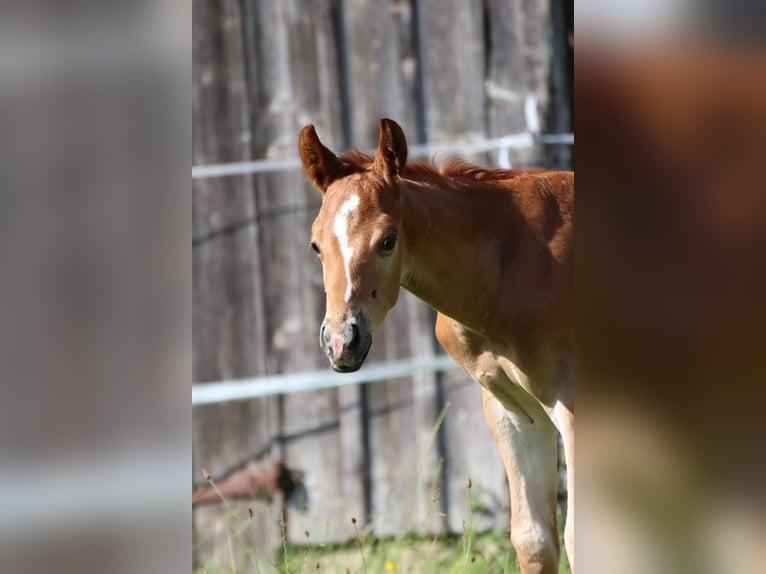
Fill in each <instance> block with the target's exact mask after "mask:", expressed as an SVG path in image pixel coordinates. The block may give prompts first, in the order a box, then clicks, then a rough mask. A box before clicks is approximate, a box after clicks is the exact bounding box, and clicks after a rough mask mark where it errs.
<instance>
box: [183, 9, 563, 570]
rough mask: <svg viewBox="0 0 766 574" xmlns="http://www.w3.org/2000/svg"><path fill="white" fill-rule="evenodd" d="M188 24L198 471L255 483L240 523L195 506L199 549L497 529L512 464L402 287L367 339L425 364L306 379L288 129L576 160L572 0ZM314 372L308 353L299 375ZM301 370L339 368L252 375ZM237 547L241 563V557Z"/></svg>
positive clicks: (447, 151) (422, 154) (297, 190)
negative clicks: (353, 376) (229, 395)
mask: <svg viewBox="0 0 766 574" xmlns="http://www.w3.org/2000/svg"><path fill="white" fill-rule="evenodd" d="M192 44H193V85H192V93H193V102H192V103H193V112H192V126H193V155H192V163H193V171H192V178H193V179H192V186H193V190H192V194H193V195H192V219H193V236H192V264H193V365H192V368H193V381H194V389H195V392H197V391H198V393H197V395H195V396H196V397H197V398H196V399H194V400H195V401H196V404H195V406H194V407H193V445H192V446H193V464H192V481H193V484H194V485H195V487H197V488H201V487H204V486H205V484H206V481H205V479H204V477H203V475H202V474H201V473H200V469H201V468H202V469H205V470H206V471H208V472H209V473H210V475H211V476H212V477H213V478H214V479H217V481H218V483H219V484H221V485H224V484H225V485H226V486H227V488H228V487H231V488H232V490H231V492H234V491H236V490H237V485H239V487H240V488H239V491H240V492H249V493H250V495H249V498H251V499H250V500H244V501H241V502H236V501H234V500H232V501H231V504H232V505H233V506H232V509H233V511H234V512H235V513H238V515H239V516H247V515H248V509H250V510H252V512H253V518H252V520H250V518H249V517H248V523H249V524H250V527H249V528H248V529H245V530H244V531H243V528H242V527H241V525H240V524H239V523H238V522H237V521H236V520H232V518H231V515H230V509H229V508H227V507H226V506H224V505H221V504H217V505H216V504H213V505H199V506H198V507H196V509H195V511H194V515H193V530H194V542H193V545H194V559H195V564H197V565H206V564H213V563H215V562H216V561H217V560H220V558H221V556H222V555H225V557H226V560H227V562H228V560H229V559H230V547H231V546H232V545H233V547H234V548H243V549H244V548H252V543H251V538H250V537H251V536H254V537H255V539H256V540H257V542H258V544H259V546H260V548H261V549H262V550H264V551H265V552H266V553H269V552H273V551H274V550H275V549H277V548H279V547H281V544H282V528H283V526H284V529H285V537H286V539H287V540H288V541H289V542H296V543H305V542H310V543H326V542H343V541H347V540H349V539H352V538H354V536H355V532H356V528H364V527H366V526H372V527H373V528H374V534H375V535H376V536H391V535H401V534H403V533H405V532H416V533H420V534H429V535H430V534H442V533H449V532H451V533H460V532H462V531H463V529H464V524H465V521H466V520H467V516H468V514H469V512H471V511H473V520H474V522H475V527H476V528H477V530H487V529H495V530H498V531H501V532H504V531H505V530H506V529H507V527H508V517H509V515H508V501H507V499H508V492H507V485H506V478H505V473H504V471H503V467H502V463H501V460H500V457H499V455H498V453H497V452H496V450H495V446H494V444H493V442H492V440H491V438H490V435H489V431H488V429H487V427H486V424H485V422H484V417H483V413H482V408H481V391H480V388H479V386H478V385H477V384H475V383H473V382H472V381H470V380H469V379H468V378H467V377H466V376H465V375H463V374H462V373H461V372H458V371H456V370H455V369H454V368H453V367H452V366H450V364H448V363H447V362H445V361H444V360H441V359H440V358H439V355H440V354H441V353H442V351H441V349H440V348H439V346H438V344H437V343H436V341H435V338H434V335H433V325H434V319H435V313H434V312H433V311H432V310H431V309H429V308H427V307H426V306H425V305H424V304H422V303H421V302H419V301H418V300H416V299H415V298H414V297H412V296H410V295H409V294H407V293H403V294H402V296H401V297H400V299H399V303H398V305H397V306H396V308H395V309H394V310H393V311H392V312H391V313H390V314H389V316H388V319H387V320H386V323H385V325H384V327H383V329H382V330H381V332H380V333H379V335H378V336H377V337H376V340H375V342H374V344H373V348H372V351H371V354H370V357H369V359H368V363H377V364H386V365H390V364H399V361H402V360H407V359H410V358H418V359H423V361H424V362H421V364H426V365H429V366H428V367H427V368H426V369H425V370H420V371H419V372H417V373H413V372H412V369H410V370H409V371H408V370H407V369H406V368H405V369H404V370H403V371H400V372H398V373H397V374H396V378H393V377H385V373H384V374H383V375H381V377H380V378H379V380H376V381H375V382H374V383H372V384H369V385H365V384H360V385H346V386H341V387H335V386H334V385H335V384H336V383H335V382H334V381H338V384H342V383H343V377H344V375H331V376H332V377H333V379H332V380H331V381H330V382H321V383H320V379H321V380H323V381H326V380H327V378H328V377H327V375H328V374H329V368H328V367H327V364H326V359H325V358H324V357H323V355H322V354H321V352H320V349H319V345H318V330H319V325H320V322H321V320H322V317H323V315H324V294H323V287H322V273H321V266H320V264H319V262H318V261H317V260H316V258H315V256H314V255H313V253H312V252H311V251H310V250H309V249H308V241H309V229H310V225H311V222H312V221H313V218H314V217H315V215H316V213H317V211H318V209H319V205H320V199H319V197H318V195H317V194H316V192H315V191H314V190H313V189H312V188H311V186H310V185H309V184H308V183H307V182H306V179H305V176H304V174H303V171H302V169H301V168H300V164H299V162H298V161H297V136H298V132H299V131H300V129H301V128H302V127H303V126H304V125H306V124H308V123H313V124H314V125H315V126H316V129H317V132H318V134H319V137H320V138H321V139H322V141H323V143H325V145H327V146H328V147H330V148H331V149H332V150H334V151H336V152H340V151H341V150H343V149H347V148H349V147H356V148H359V149H362V150H368V151H370V150H374V148H375V146H376V144H377V140H378V121H379V119H380V118H381V117H389V118H392V119H395V120H396V121H397V122H399V123H400V125H401V126H402V127H403V129H404V131H405V134H406V135H407V138H408V143H409V145H410V158H411V159H414V158H420V159H423V158H425V159H431V158H433V157H435V158H436V160H437V162H438V160H439V158H442V159H445V158H447V157H450V156H452V155H460V156H463V157H466V158H468V159H470V160H472V161H475V162H477V163H480V164H483V165H486V166H495V167H509V166H511V165H512V166H514V167H517V166H523V165H534V166H549V167H554V168H560V169H571V167H572V157H573V146H572V145H571V143H572V141H573V138H572V135H571V132H572V104H573V96H572V81H573V3H572V2H549V1H546V0H485V1H478V0H476V1H463V0H409V1H408V0H312V1H307V2H300V1H297V0H288V1H277V0H260V1H256V0H241V1H238V0H194V2H193V35H192ZM509 136H510V137H509ZM442 359H443V358H442ZM368 368H369V367H368ZM306 372H319V373H320V374H317V376H316V377H315V379H312V378H311V377H308V378H306V377H303V378H301V379H297V378H295V377H294V376H293V377H291V375H295V374H298V373H306ZM361 373H362V376H363V375H364V373H365V370H363V371H361ZM282 375H284V377H285V378H283V379H276V380H272V379H269V380H265V379H263V377H272V376H282ZM376 378H378V377H376ZM242 379H248V381H247V383H248V385H249V386H248V389H250V390H251V391H252V392H242V393H241V395H244V396H243V397H242V398H240V400H236V401H225V402H223V395H217V398H216V395H215V392H213V394H212V395H207V396H208V398H207V399H204V400H203V398H202V392H203V391H204V390H208V391H209V390H213V389H215V388H220V387H217V385H218V384H219V383H220V382H221V381H224V382H226V381H229V382H231V381H233V383H234V384H235V385H240V390H241V389H242V388H244V386H242V385H243V382H242ZM298 380H301V381H308V382H307V383H306V384H307V385H308V386H309V387H311V386H312V380H314V381H315V382H316V384H317V385H319V384H322V385H325V384H328V385H331V387H330V388H322V389H321V390H309V391H303V392H298V393H286V394H269V395H268V396H259V395H260V394H261V393H260V392H259V389H263V390H264V391H263V392H264V393H265V392H266V391H265V389H266V385H267V383H273V384H275V385H276V388H277V391H278V390H279V388H280V385H283V386H284V387H285V388H287V387H288V386H290V385H292V384H293V383H296V382H297V381H298ZM203 387H207V389H205V388H203ZM210 397H212V398H210ZM442 414H443V415H444V416H443V422H442V421H441V418H440V415H442ZM274 461H280V462H281V463H284V465H285V467H286V468H282V467H279V466H277V465H275V463H274ZM226 476H228V477H229V479H228V481H226V480H224V477H226ZM468 477H470V478H471V479H472V484H473V488H472V492H471V501H470V502H469V499H468V491H467V489H466V486H465V484H466V479H467V478H468ZM256 484H257V487H256V486H254V485H256ZM221 488H223V486H222V487H221ZM248 489H249V490H248ZM256 491H258V494H259V495H260V498H261V499H263V500H261V501H254V500H252V497H253V496H256ZM217 498H218V497H217V496H212V500H215V499H217ZM267 499H268V500H267ZM198 500H199V501H202V499H198ZM469 507H470V509H469ZM352 518H354V520H355V521H356V524H352V521H351V519H352ZM282 519H284V523H282ZM503 536H506V535H505V534H504V535H503ZM506 539H507V538H506ZM509 548H510V544H508V547H507V548H506V549H504V550H503V552H506V551H507V550H508V549H509ZM248 551H249V550H248ZM248 551H244V552H242V553H241V554H242V555H237V556H235V557H234V558H233V560H234V562H235V563H236V564H239V565H242V564H249V563H250V557H249V556H247V552H248Z"/></svg>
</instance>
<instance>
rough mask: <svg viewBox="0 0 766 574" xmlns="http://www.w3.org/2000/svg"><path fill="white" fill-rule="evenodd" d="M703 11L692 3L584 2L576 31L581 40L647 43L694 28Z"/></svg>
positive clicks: (578, 12) (672, 0) (686, 0)
mask: <svg viewBox="0 0 766 574" xmlns="http://www.w3.org/2000/svg"><path fill="white" fill-rule="evenodd" d="M700 12H701V9H700V7H699V6H698V5H697V3H695V2H692V1H691V0H620V1H619V2H615V1H614V0H581V1H580V2H578V4H577V10H575V30H577V35H578V37H579V39H578V41H579V40H583V41H585V42H589V41H592V40H608V41H613V42H615V45H618V46H625V45H626V44H646V43H649V42H652V41H656V40H657V39H659V38H663V37H665V38H676V36H677V35H678V34H682V33H684V32H687V31H689V30H691V29H693V27H694V26H695V25H696V24H697V22H698V17H699V16H700Z"/></svg>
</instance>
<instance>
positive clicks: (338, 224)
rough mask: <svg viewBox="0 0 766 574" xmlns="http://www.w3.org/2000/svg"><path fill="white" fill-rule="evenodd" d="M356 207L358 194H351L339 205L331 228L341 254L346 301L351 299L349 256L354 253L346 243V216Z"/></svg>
mask: <svg viewBox="0 0 766 574" xmlns="http://www.w3.org/2000/svg"><path fill="white" fill-rule="evenodd" d="M357 207H359V196H358V195H352V196H351V197H349V198H348V199H347V200H346V202H345V203H344V204H343V205H341V206H340V210H338V214H337V215H336V216H335V222H334V223H333V226H332V230H333V231H334V232H335V236H336V237H337V238H338V245H340V252H341V255H343V269H344V271H345V272H346V296H345V301H346V303H348V302H349V301H350V300H351V257H352V256H353V255H354V248H353V247H351V245H349V243H348V216H349V214H350V213H351V212H352V211H354V210H355V209H356V208H357Z"/></svg>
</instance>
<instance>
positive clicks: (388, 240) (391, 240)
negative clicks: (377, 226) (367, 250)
mask: <svg viewBox="0 0 766 574" xmlns="http://www.w3.org/2000/svg"><path fill="white" fill-rule="evenodd" d="M394 247H396V233H391V234H390V235H387V236H386V237H385V238H384V239H383V241H381V242H380V249H381V251H393V250H394Z"/></svg>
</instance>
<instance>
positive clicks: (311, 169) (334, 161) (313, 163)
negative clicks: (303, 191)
mask: <svg viewBox="0 0 766 574" xmlns="http://www.w3.org/2000/svg"><path fill="white" fill-rule="evenodd" d="M298 151H299V152H300V154H301V161H302V162H303V169H304V170H305V171H306V175H308V177H309V179H310V180H311V182H312V183H313V184H314V185H315V186H316V188H317V189H318V190H319V191H321V192H322V193H324V192H325V191H327V188H328V187H329V186H330V184H331V183H332V182H333V181H334V180H335V178H336V177H337V175H338V171H339V168H340V166H341V161H340V160H339V159H338V157H337V156H336V155H335V154H334V153H332V152H331V151H330V150H329V149H327V148H326V147H325V146H324V145H322V142H320V141H319V138H318V137H317V132H316V130H315V129H314V126H313V125H311V124H309V125H307V126H306V127H305V128H303V129H302V130H301V135H300V136H299V137H298Z"/></svg>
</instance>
